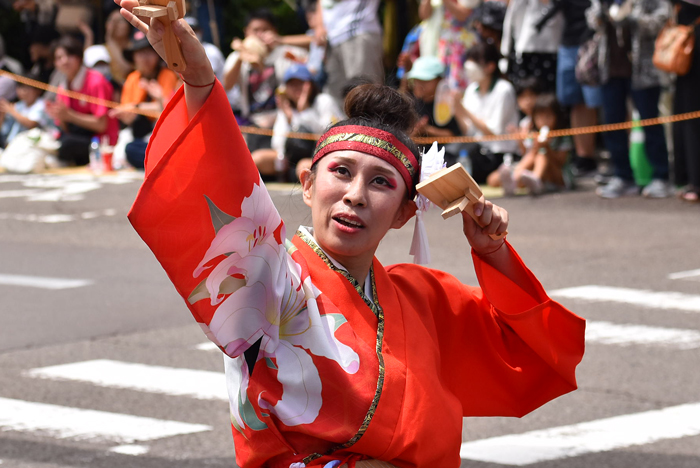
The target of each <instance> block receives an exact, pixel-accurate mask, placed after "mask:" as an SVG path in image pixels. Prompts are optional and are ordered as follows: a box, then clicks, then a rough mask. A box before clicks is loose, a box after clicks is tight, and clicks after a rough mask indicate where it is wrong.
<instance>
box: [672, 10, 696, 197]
mask: <svg viewBox="0 0 700 468" xmlns="http://www.w3.org/2000/svg"><path fill="white" fill-rule="evenodd" d="M676 9H677V14H678V24H693V23H694V22H695V21H696V20H697V19H698V18H700V6H696V5H692V4H690V3H687V2H683V1H678V0H676ZM694 29H695V37H696V38H697V37H700V36H699V35H698V31H699V28H698V26H697V25H696V26H695V28H694ZM696 41H697V39H696ZM698 83H700V47H699V46H698V44H697V43H696V45H695V47H694V48H693V58H692V63H691V66H690V71H689V72H688V73H687V74H686V75H683V76H678V77H677V78H676V95H675V96H674V99H673V113H674V114H682V113H685V112H693V111H697V110H700V92H698ZM699 138H700V120H697V119H694V120H686V121H685V122H676V123H674V124H673V151H674V179H675V183H676V185H679V186H680V187H681V189H680V190H679V192H678V195H679V197H680V198H681V199H682V200H685V201H689V202H697V201H698V200H700V139H699Z"/></svg>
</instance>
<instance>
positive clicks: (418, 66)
mask: <svg viewBox="0 0 700 468" xmlns="http://www.w3.org/2000/svg"><path fill="white" fill-rule="evenodd" d="M443 73H445V66H444V65H443V64H442V62H441V61H440V59H439V58H437V57H431V56H427V57H418V58H417V59H416V61H415V62H413V66H412V67H411V71H409V72H408V74H407V75H406V78H408V79H409V80H410V79H416V80H421V81H430V80H434V79H435V78H440V77H441V76H442V74H443Z"/></svg>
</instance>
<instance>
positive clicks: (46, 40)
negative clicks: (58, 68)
mask: <svg viewBox="0 0 700 468" xmlns="http://www.w3.org/2000/svg"><path fill="white" fill-rule="evenodd" d="M58 37H59V35H58V32H56V30H55V29H54V27H53V26H37V27H36V28H35V29H34V31H33V32H32V35H31V37H30V39H29V58H30V60H31V69H30V70H29V74H30V75H32V76H36V79H37V80H38V81H41V82H42V83H50V82H51V79H52V76H53V74H54V70H55V67H54V64H53V49H52V43H53V42H54V41H55V40H56V39H58Z"/></svg>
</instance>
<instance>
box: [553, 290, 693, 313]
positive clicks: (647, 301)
mask: <svg viewBox="0 0 700 468" xmlns="http://www.w3.org/2000/svg"><path fill="white" fill-rule="evenodd" d="M550 295H551V296H556V297H566V298H570V299H583V300H586V301H609V302H621V303H625V304H634V305H637V306H640V307H647V308H652V309H677V310H682V311H685V312H700V296H697V295H693V294H684V293H679V292H672V291H667V292H657V291H649V290H645V289H629V288H615V287H611V286H596V285H590V286H579V287H575V288H566V289H558V290H556V291H551V292H550Z"/></svg>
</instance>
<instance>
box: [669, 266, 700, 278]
mask: <svg viewBox="0 0 700 468" xmlns="http://www.w3.org/2000/svg"><path fill="white" fill-rule="evenodd" d="M668 279H672V280H677V279H693V280H700V269H698V270H688V271H679V272H678V273H671V274H670V275H668Z"/></svg>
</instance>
